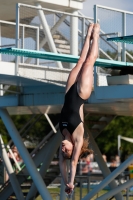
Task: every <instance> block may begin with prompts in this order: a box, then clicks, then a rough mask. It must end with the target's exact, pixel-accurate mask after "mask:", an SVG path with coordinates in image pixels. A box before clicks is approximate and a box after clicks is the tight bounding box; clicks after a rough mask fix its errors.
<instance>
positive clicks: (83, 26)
mask: <svg viewBox="0 0 133 200" xmlns="http://www.w3.org/2000/svg"><path fill="white" fill-rule="evenodd" d="M84 39H85V18H82V47H83V45H84Z"/></svg>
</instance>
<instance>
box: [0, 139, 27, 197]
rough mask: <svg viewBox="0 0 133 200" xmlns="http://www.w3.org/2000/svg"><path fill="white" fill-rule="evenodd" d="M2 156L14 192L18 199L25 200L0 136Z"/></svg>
mask: <svg viewBox="0 0 133 200" xmlns="http://www.w3.org/2000/svg"><path fill="white" fill-rule="evenodd" d="M0 154H1V157H2V159H3V161H4V165H5V168H6V171H7V173H8V175H9V179H10V182H11V185H12V187H13V190H14V192H15V195H16V197H17V199H20V200H24V197H23V194H22V191H21V188H20V185H19V182H18V180H17V178H16V175H15V173H14V171H13V168H12V165H11V163H10V160H9V158H8V155H7V152H6V149H5V146H4V143H3V140H2V138H1V136H0Z"/></svg>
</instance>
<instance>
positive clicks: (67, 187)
mask: <svg viewBox="0 0 133 200" xmlns="http://www.w3.org/2000/svg"><path fill="white" fill-rule="evenodd" d="M73 189H74V185H73V184H71V183H69V184H66V188H65V192H66V193H67V194H71V193H72V192H73Z"/></svg>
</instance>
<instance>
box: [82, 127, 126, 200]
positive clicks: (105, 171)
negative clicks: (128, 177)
mask: <svg viewBox="0 0 133 200" xmlns="http://www.w3.org/2000/svg"><path fill="white" fill-rule="evenodd" d="M85 129H86V131H87V132H88V133H89V138H90V143H91V145H92V148H93V151H94V154H95V159H96V161H97V163H98V165H99V167H100V169H101V171H102V174H103V176H104V178H105V179H106V178H107V177H108V176H109V175H110V170H109V168H108V167H107V165H106V163H105V162H104V160H103V157H102V154H101V152H100V150H99V148H98V146H97V144H96V142H95V140H94V138H93V136H92V134H91V132H90V131H89V130H88V128H87V126H85ZM105 179H104V180H105ZM102 182H103V181H102ZM107 184H108V183H106V185H107ZM109 186H110V188H111V189H113V188H116V187H117V184H116V182H115V180H113V179H111V180H110V181H109ZM102 189H103V188H102ZM93 191H94V192H93ZM93 191H92V192H90V193H89V194H88V195H87V196H86V197H84V198H83V200H88V199H91V198H92V197H93V196H94V195H95V194H97V193H98V191H99V190H95V189H94V190H93ZM115 198H116V200H122V199H123V196H122V194H121V193H119V194H116V195H115Z"/></svg>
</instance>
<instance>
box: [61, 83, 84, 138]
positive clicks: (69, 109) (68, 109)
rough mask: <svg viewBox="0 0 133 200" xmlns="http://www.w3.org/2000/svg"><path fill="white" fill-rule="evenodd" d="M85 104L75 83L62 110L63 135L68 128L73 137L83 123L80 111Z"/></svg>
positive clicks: (66, 96) (66, 97)
mask: <svg viewBox="0 0 133 200" xmlns="http://www.w3.org/2000/svg"><path fill="white" fill-rule="evenodd" d="M84 102H85V100H84V99H82V98H81V97H80V96H79V94H78V92H77V82H75V83H74V84H73V85H72V86H71V88H70V89H69V90H68V92H67V93H66V95H65V102H64V106H63V108H62V110H61V115H60V122H59V127H60V131H61V133H62V131H63V129H65V128H66V129H67V130H68V131H69V133H70V134H71V135H72V133H73V132H74V130H75V129H76V128H77V126H78V125H79V124H80V123H81V122H82V120H81V118H80V114H79V109H80V106H81V105H82V104H84Z"/></svg>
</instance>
